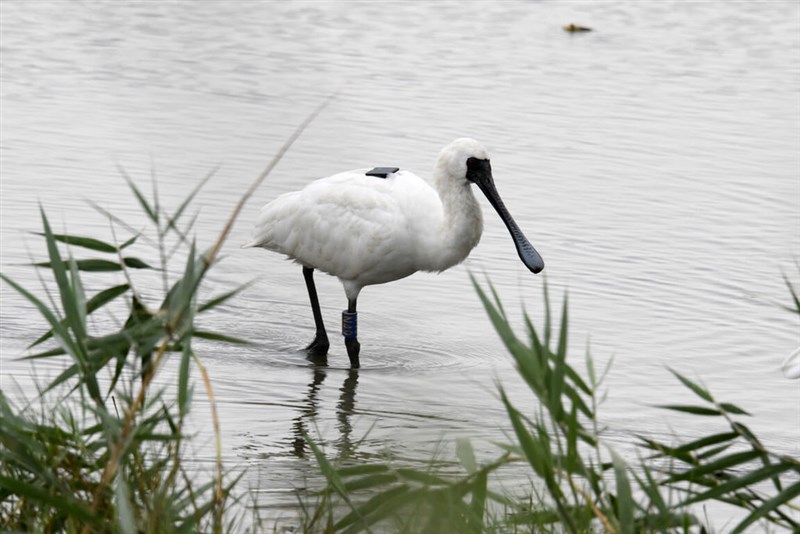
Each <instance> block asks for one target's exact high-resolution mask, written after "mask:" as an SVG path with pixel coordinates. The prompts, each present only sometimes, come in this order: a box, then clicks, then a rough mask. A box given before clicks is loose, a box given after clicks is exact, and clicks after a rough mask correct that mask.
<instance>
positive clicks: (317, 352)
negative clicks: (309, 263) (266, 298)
mask: <svg viewBox="0 0 800 534" xmlns="http://www.w3.org/2000/svg"><path fill="white" fill-rule="evenodd" d="M303 278H305V279H306V288H308V298H309V300H310V301H311V310H312V311H313V312H314V325H315V326H316V327H317V333H316V335H315V336H314V341H312V342H311V344H310V345H309V346H307V347H306V351H307V352H308V355H309V356H311V357H312V358H319V357H322V356H325V355H326V354H328V347H330V343H329V342H328V334H327V332H325V324H324V323H323V322H322V312H321V311H320V309H319V298H318V297H317V287H316V286H315V285H314V269H313V268H311V267H303Z"/></svg>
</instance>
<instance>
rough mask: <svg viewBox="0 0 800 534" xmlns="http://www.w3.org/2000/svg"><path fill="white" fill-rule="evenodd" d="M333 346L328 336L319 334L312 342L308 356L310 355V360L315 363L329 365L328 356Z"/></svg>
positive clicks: (308, 349) (307, 349)
mask: <svg viewBox="0 0 800 534" xmlns="http://www.w3.org/2000/svg"><path fill="white" fill-rule="evenodd" d="M330 346H331V344H330V343H329V342H328V336H326V335H324V334H322V335H320V334H317V335H316V337H314V341H312V342H311V343H310V344H309V345H308V346H307V347H306V348H305V351H306V354H308V359H309V360H311V361H313V362H315V363H316V362H321V363H322V365H325V364H326V363H327V356H328V348H330Z"/></svg>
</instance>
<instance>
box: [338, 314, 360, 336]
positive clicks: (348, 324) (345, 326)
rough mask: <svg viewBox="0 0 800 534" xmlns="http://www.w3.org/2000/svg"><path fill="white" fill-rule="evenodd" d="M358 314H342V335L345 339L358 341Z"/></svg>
mask: <svg viewBox="0 0 800 534" xmlns="http://www.w3.org/2000/svg"><path fill="white" fill-rule="evenodd" d="M357 320H358V312H352V313H351V312H348V311H343V312H342V335H343V336H344V338H345V339H356V336H357V334H358V326H357Z"/></svg>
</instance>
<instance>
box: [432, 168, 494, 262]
mask: <svg viewBox="0 0 800 534" xmlns="http://www.w3.org/2000/svg"><path fill="white" fill-rule="evenodd" d="M436 171H437V172H436V174H435V175H436V191H437V192H438V193H439V198H440V199H441V201H442V219H441V222H440V224H439V227H438V228H437V231H436V234H437V235H436V236H435V237H436V239H435V241H436V242H437V243H438V245H436V246H434V247H432V248H431V249H429V250H432V252H433V253H432V255H431V263H432V266H431V267H432V268H431V269H430V270H432V271H443V270H445V269H448V268H450V267H452V266H453V265H457V264H459V263H461V262H462V261H464V259H466V257H467V256H468V255H469V253H470V251H472V249H473V248H475V245H477V244H478V241H479V240H480V238H481V232H482V231H483V215H482V214H481V208H480V205H479V204H478V200H477V199H476V198H475V195H474V194H473V192H472V188H471V187H470V185H469V184H468V183H466V182H463V183H457V182H455V181H454V180H453V179H452V178H450V177H448V176H444V175H443V172H444V171H443V170H442V169H436Z"/></svg>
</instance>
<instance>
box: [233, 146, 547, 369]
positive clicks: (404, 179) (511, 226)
mask: <svg viewBox="0 0 800 534" xmlns="http://www.w3.org/2000/svg"><path fill="white" fill-rule="evenodd" d="M471 184H475V185H477V186H478V188H479V189H480V190H481V191H483V194H484V195H486V198H487V199H488V200H489V202H490V203H491V204H492V206H494V209H495V210H496V211H497V213H498V215H500V218H501V219H503V222H504V223H505V225H506V227H507V228H508V231H509V232H510V233H511V237H512V238H513V240H514V244H515V245H516V248H517V253H518V254H519V257H520V259H521V260H522V263H524V264H525V266H526V267H528V269H530V270H531V271H532V272H534V273H538V272H539V271H541V270H542V269H544V262H543V261H542V257H541V256H540V255H539V253H538V252H536V249H534V248H533V245H531V244H530V242H529V241H528V240H527V239H526V238H525V235H524V234H523V233H522V231H521V230H520V229H519V227H518V226H517V224H516V223H515V222H514V219H512V218H511V215H510V214H509V213H508V210H507V209H506V207H505V205H504V204H503V201H502V200H501V199H500V195H498V193H497V189H495V186H494V180H493V178H492V167H491V165H490V163H489V155H488V154H487V152H486V149H485V148H484V147H483V146H482V145H481V144H480V143H478V142H477V141H475V140H473V139H457V140H455V141H453V142H452V143H450V144H449V145H448V146H446V147H445V148H444V149H443V150H442V151H441V153H440V154H439V158H438V160H437V161H436V166H435V167H434V171H433V184H430V183H428V182H427V181H425V180H423V179H422V178H420V177H419V176H416V175H415V174H412V173H411V172H409V171H406V170H400V169H398V168H396V167H376V168H374V169H372V170H370V169H362V170H355V171H348V172H343V173H340V174H335V175H333V176H329V177H328V178H322V179H320V180H317V181H315V182H312V183H310V184H308V185H307V186H306V187H305V188H303V189H301V190H300V191H295V192H292V193H286V194H284V195H281V196H279V197H278V198H276V199H275V200H273V201H272V202H270V203H269V204H267V205H266V206H264V207H263V208H262V209H261V214H260V215H259V217H258V221H257V222H256V225H255V228H254V229H253V239H252V241H250V243H248V244H247V245H245V247H262V248H265V249H267V250H271V251H274V252H280V253H281V254H285V255H286V256H288V257H289V258H290V259H292V260H294V261H295V262H296V263H299V264H300V265H302V267H303V277H304V278H305V282H306V287H307V288H308V296H309V299H310V300H311V308H312V310H313V313H314V323H315V325H316V335H315V337H314V340H313V341H312V342H311V344H310V345H309V346H308V347H306V351H307V352H308V353H309V355H310V356H313V357H315V358H319V357H324V356H325V355H326V354H327V352H328V347H329V346H330V344H329V342H328V335H327V333H326V331H325V325H324V323H323V321H322V313H321V312H320V308H319V299H318V297H317V291H316V288H315V286H314V278H313V275H314V269H319V270H320V271H323V272H325V273H328V274H330V275H333V276H336V277H337V278H339V280H340V281H341V282H342V285H344V291H345V294H346V296H347V302H348V304H347V311H344V312H342V335H343V336H344V338H345V346H346V347H347V355H348V356H349V358H350V365H351V367H353V368H357V367H359V357H358V355H359V351H360V347H361V345H360V344H359V342H358V338H357V327H356V319H357V314H356V300H357V299H358V294H359V293H360V292H361V289H362V288H363V287H364V286H368V285H373V284H383V283H386V282H391V281H393V280H399V279H400V278H405V277H406V276H409V275H410V274H413V273H415V272H417V271H429V272H441V271H444V270H445V269H449V268H450V267H452V266H454V265H457V264H459V263H461V262H462V261H464V259H465V258H466V257H467V255H468V254H469V253H470V251H471V250H472V249H473V248H475V245H477V244H478V241H479V240H480V237H481V232H482V230H483V217H482V215H481V209H480V206H479V205H478V201H477V199H476V198H475V195H473V193H472V188H471V187H470V185H471Z"/></svg>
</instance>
